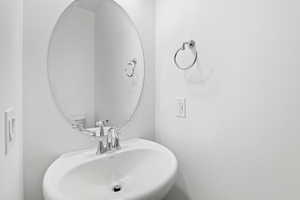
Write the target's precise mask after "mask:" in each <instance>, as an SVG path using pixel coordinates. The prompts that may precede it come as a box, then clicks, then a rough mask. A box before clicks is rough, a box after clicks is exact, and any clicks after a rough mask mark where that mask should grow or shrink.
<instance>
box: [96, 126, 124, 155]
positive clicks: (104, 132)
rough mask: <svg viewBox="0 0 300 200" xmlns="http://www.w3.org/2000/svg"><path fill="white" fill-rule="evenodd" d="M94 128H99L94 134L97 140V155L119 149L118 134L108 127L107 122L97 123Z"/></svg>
mask: <svg viewBox="0 0 300 200" xmlns="http://www.w3.org/2000/svg"><path fill="white" fill-rule="evenodd" d="M96 126H97V127H99V129H98V130H97V133H96V134H95V137H97V138H99V141H98V147H97V152H96V154H97V155H99V154H103V153H106V152H109V151H114V150H118V149H120V148H121V145H120V138H119V134H118V132H117V130H116V129H115V128H113V127H108V126H107V121H99V122H97V123H96Z"/></svg>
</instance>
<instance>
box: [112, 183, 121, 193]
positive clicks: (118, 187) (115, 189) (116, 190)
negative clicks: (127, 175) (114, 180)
mask: <svg viewBox="0 0 300 200" xmlns="http://www.w3.org/2000/svg"><path fill="white" fill-rule="evenodd" d="M121 190H122V186H121V185H115V186H114V187H113V188H112V191H113V192H120V191H121Z"/></svg>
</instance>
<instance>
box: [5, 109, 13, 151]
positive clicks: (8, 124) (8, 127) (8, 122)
mask: <svg viewBox="0 0 300 200" xmlns="http://www.w3.org/2000/svg"><path fill="white" fill-rule="evenodd" d="M4 129H5V130H4V134H5V136H4V137H5V154H6V155H7V154H8V153H9V151H10V149H11V147H12V145H13V144H14V142H15V140H16V139H15V138H16V117H15V110H14V108H8V109H7V110H6V111H5V112H4Z"/></svg>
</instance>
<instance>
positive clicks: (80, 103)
mask: <svg viewBox="0 0 300 200" xmlns="http://www.w3.org/2000/svg"><path fill="white" fill-rule="evenodd" d="M48 76H49V82H50V86H51V91H52V94H53V97H54V100H55V102H56V105H57V107H58V108H59V110H60V111H61V112H62V114H63V115H64V117H65V118H66V119H67V120H68V121H69V122H70V123H71V124H77V125H80V126H82V127H83V128H85V129H87V128H92V127H95V124H96V123H97V122H98V121H103V120H109V124H110V125H111V126H114V127H119V128H120V127H122V126H124V125H125V124H126V123H127V122H128V121H129V120H130V119H131V117H132V115H133V113H134V112H135V110H136V107H137V105H138V103H139V99H140V96H141V93H142V88H143V80H144V58H143V49H142V45H141V41H140V38H139V35H138V32H137V30H136V28H135V26H134V24H133V22H132V21H131V19H130V18H129V16H128V15H127V13H126V12H125V11H124V10H123V9H122V8H121V7H120V6H119V5H118V4H117V3H115V2H114V1H111V0H77V1H74V2H73V3H72V4H71V5H70V6H69V7H68V8H67V9H66V10H65V11H64V12H63V14H62V15H61V16H60V18H59V20H58V22H57V24H56V25H55V28H54V30H53V33H52V36H51V40H50V43H49V50H48Z"/></svg>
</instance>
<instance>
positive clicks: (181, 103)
mask: <svg viewBox="0 0 300 200" xmlns="http://www.w3.org/2000/svg"><path fill="white" fill-rule="evenodd" d="M176 117H178V118H186V99H185V98H176Z"/></svg>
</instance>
